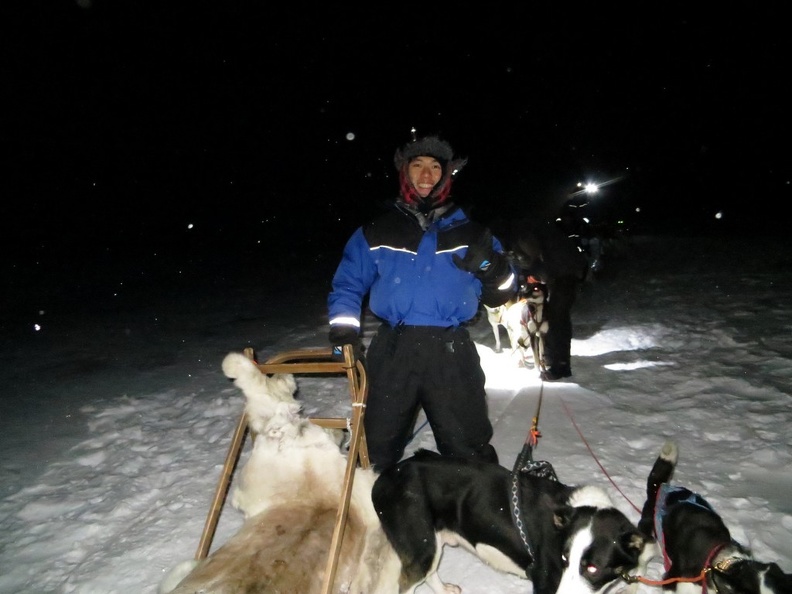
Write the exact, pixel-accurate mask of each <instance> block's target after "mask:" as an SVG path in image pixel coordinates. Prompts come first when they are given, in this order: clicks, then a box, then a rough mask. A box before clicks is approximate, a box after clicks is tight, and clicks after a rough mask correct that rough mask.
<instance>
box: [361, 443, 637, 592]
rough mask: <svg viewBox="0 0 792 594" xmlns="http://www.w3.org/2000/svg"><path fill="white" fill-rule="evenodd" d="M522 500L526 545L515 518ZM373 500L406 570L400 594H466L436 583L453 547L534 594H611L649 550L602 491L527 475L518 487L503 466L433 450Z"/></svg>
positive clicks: (382, 483)
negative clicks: (521, 581) (426, 593)
mask: <svg viewBox="0 0 792 594" xmlns="http://www.w3.org/2000/svg"><path fill="white" fill-rule="evenodd" d="M513 488H514V489H518V490H519V492H518V493H515V492H513V491H512V489H513ZM516 494H518V495H519V498H518V499H517V500H516V501H519V511H520V514H519V515H520V520H521V524H522V535H521V530H520V528H519V527H518V526H519V524H520V523H518V522H516V521H515V519H516V517H515V518H513V514H512V510H513V509H514V508H513V506H512V501H513V500H514V499H513V498H514V496H515V495H516ZM372 500H373V502H374V508H375V509H376V510H377V513H378V514H379V517H380V520H381V521H382V526H383V528H384V529H385V533H386V534H387V536H388V539H389V540H390V541H391V544H392V545H393V547H394V548H395V549H396V552H397V553H398V554H399V557H400V559H401V561H402V570H401V576H400V578H399V591H400V592H414V591H415V589H416V588H417V587H418V586H419V585H420V584H422V583H424V582H426V584H427V585H428V586H429V587H430V588H431V589H432V590H433V591H434V592H435V593H436V594H451V593H459V592H461V589H460V588H459V587H458V586H456V585H454V584H446V583H443V582H442V581H441V580H440V577H439V576H438V574H437V568H438V565H439V563H440V558H441V555H442V550H443V546H444V545H446V544H448V545H450V546H458V545H461V546H463V547H464V548H465V549H467V550H469V551H470V552H472V553H474V554H475V555H477V556H478V557H479V558H480V559H482V560H483V561H484V562H486V563H488V564H489V565H490V566H492V567H493V568H495V569H497V570H499V571H503V572H507V573H511V574H514V575H517V576H519V577H522V578H526V579H530V580H531V581H532V583H533V591H534V593H535V594H554V593H555V592H558V593H559V594H590V593H592V592H604V591H605V590H606V589H608V588H609V587H610V586H612V585H613V584H614V582H616V581H617V580H619V579H620V577H621V576H622V575H623V574H625V573H626V572H628V571H630V570H633V569H635V568H638V567H639V563H640V559H641V553H642V552H643V549H644V545H645V543H646V538H645V537H644V536H643V535H641V533H639V532H638V530H637V528H636V527H635V526H634V525H633V524H632V523H630V521H629V520H628V519H627V517H626V516H625V515H624V514H623V513H622V512H620V511H619V510H617V509H616V508H615V507H614V505H613V503H612V502H611V500H610V499H609V498H608V496H607V495H606V493H605V492H604V491H602V490H601V489H599V488H598V487H593V486H580V487H573V486H567V485H564V484H562V483H560V482H558V481H555V480H551V479H548V478H541V477H538V476H534V475H531V474H527V473H518V475H517V483H516V485H515V483H514V475H513V474H512V473H511V472H510V471H509V470H507V469H506V468H504V467H502V466H499V465H497V464H487V463H482V462H474V461H470V460H465V459H459V458H449V457H442V456H440V455H439V454H436V453H434V452H430V451H427V450H419V451H418V452H417V453H416V454H415V455H414V456H412V457H411V458H407V459H405V460H402V461H401V462H400V463H399V464H397V465H395V466H393V467H391V468H389V469H386V470H384V471H383V472H382V474H381V475H380V476H379V477H378V478H377V480H376V482H375V483H374V489H373V491H372ZM515 516H516V514H515ZM523 535H524V537H525V538H523ZM526 543H527V544H526Z"/></svg>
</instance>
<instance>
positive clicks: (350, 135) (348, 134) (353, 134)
mask: <svg viewBox="0 0 792 594" xmlns="http://www.w3.org/2000/svg"><path fill="white" fill-rule="evenodd" d="M346 139H347V140H355V133H354V132H347V135H346Z"/></svg>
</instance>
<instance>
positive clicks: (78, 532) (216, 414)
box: [0, 237, 792, 594]
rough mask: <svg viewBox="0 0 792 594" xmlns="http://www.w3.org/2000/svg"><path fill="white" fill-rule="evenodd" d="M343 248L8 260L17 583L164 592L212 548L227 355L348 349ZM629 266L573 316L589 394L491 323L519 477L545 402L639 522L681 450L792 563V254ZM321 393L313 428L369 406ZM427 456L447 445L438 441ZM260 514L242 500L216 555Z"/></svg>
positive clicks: (302, 382)
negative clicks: (557, 377) (340, 271)
mask: <svg viewBox="0 0 792 594" xmlns="http://www.w3.org/2000/svg"><path fill="white" fill-rule="evenodd" d="M207 253H209V252H207ZM339 256H340V251H339V253H338V254H336V253H328V254H325V255H324V256H323V257H319V258H317V259H314V260H313V261H311V262H310V263H308V264H306V263H305V261H304V259H301V258H300V257H298V256H297V255H296V254H293V255H292V256H291V259H289V257H284V258H283V259H282V260H279V263H278V265H277V266H275V265H274V264H273V263H272V262H270V261H269V260H267V259H266V258H262V257H261V254H254V253H253V254H240V253H238V252H232V251H229V252H226V253H222V252H218V251H215V252H214V254H213V255H212V256H202V255H199V254H198V253H197V252H190V253H189V254H184V255H183V256H182V257H179V255H178V246H176V247H174V248H173V253H171V254H170V256H167V255H165V256H161V255H159V254H158V255H157V257H154V256H153V254H145V253H142V254H127V255H122V254H115V253H114V252H111V251H109V252H108V253H106V254H104V255H101V256H99V257H96V258H95V259H94V260H91V261H89V260H85V261H82V262H80V261H71V262H68V261H65V260H64V262H62V263H58V264H57V265H53V264H52V262H50V263H49V264H48V263H47V260H46V258H44V259H36V260H34V261H27V260H24V259H18V260H16V261H14V262H11V264H10V265H9V266H5V265H4V268H3V270H2V273H3V275H4V277H5V278H6V279H7V281H8V282H7V283H6V286H7V287H9V290H8V291H7V292H6V295H5V296H3V297H2V298H0V299H2V301H0V303H1V304H2V305H3V308H2V318H0V321H1V322H2V330H3V331H2V336H0V361H2V366H0V389H1V392H0V394H1V395H2V399H0V447H2V451H3V457H2V461H0V478H1V479H2V482H1V483H0V485H2V486H1V487H0V591H1V592H9V593H11V592H14V593H19V592H30V593H44V592H63V593H72V592H79V593H97V594H99V593H101V594H109V593H115V592H119V593H140V592H142V593H153V592H155V590H156V587H157V585H158V583H159V581H160V579H161V578H162V577H163V575H164V574H165V573H166V572H167V571H168V570H170V569H171V568H172V567H173V566H174V565H175V564H176V563H178V562H180V561H182V560H184V559H187V558H190V557H192V556H193V555H194V553H195V551H196V548H197V546H198V542H199V539H200V536H201V531H202V529H203V524H204V521H205V519H206V515H207V513H208V511H209V507H210V504H211V500H212V496H213V493H214V488H215V485H216V483H217V479H218V477H219V474H220V469H221V467H222V465H223V462H224V459H225V455H226V451H227V448H228V444H229V440H230V438H231V434H232V432H233V429H234V426H235V424H236V422H237V420H238V418H239V415H240V413H241V411H242V406H243V396H242V394H241V393H240V392H239V390H238V389H237V388H236V387H235V386H234V385H233V384H232V383H230V381H229V380H228V379H227V378H226V377H225V376H224V375H223V373H222V371H221V369H220V364H221V361H222V359H223V357H224V356H225V354H227V353H228V352H230V351H241V350H242V349H243V348H244V347H246V346H252V347H254V348H255V349H256V351H257V354H258V358H259V359H260V360H264V359H266V358H267V357H269V356H271V355H274V354H276V353H280V352H283V351H288V350H293V349H296V348H311V347H325V346H326V334H327V325H326V312H325V299H326V295H327V290H328V288H329V282H330V276H331V275H332V272H333V269H334V267H335V260H336V259H337V257H339ZM608 257H609V260H608V261H607V268H606V269H605V271H604V273H603V275H602V277H600V278H599V279H598V280H597V281H596V282H594V283H588V284H586V286H585V287H584V289H583V291H582V293H581V295H580V299H579V301H578V303H577V304H576V307H575V309H574V312H573V322H574V327H575V336H576V338H575V339H574V341H573V345H572V352H573V362H572V370H573V374H574V375H573V377H572V378H570V381H569V382H565V383H552V384H545V385H544V386H543V387H542V384H541V383H540V381H539V380H538V378H537V375H536V372H535V371H533V370H531V369H524V368H523V369H520V368H518V367H517V366H516V364H515V359H514V358H513V357H512V356H511V355H510V354H509V353H507V352H504V353H501V354H496V353H494V352H493V351H492V346H493V338H492V335H491V331H490V328H489V325H488V324H487V322H486V318H485V317H482V318H481V319H480V320H479V321H478V322H477V323H476V324H475V325H474V326H473V327H472V328H471V331H472V333H473V335H474V337H475V338H476V340H477V342H478V344H479V345H480V347H479V352H480V354H481V358H482V363H483V365H484V368H485V371H486V373H487V381H488V384H487V387H488V393H489V398H490V416H491V418H492V422H493V424H494V427H495V438H494V444H495V446H496V448H497V450H498V452H499V455H500V458H501V463H502V464H503V465H504V466H506V467H508V468H511V466H512V464H513V462H514V460H515V457H516V455H517V454H518V453H519V451H520V450H521V448H522V445H523V442H524V440H525V438H526V435H527V432H528V430H529V428H530V422H531V418H532V417H533V416H534V414H535V412H536V410H537V404H538V402H539V394H540V390H542V389H544V393H543V394H544V395H543V398H542V406H541V409H540V418H539V429H540V431H541V435H542V437H541V439H540V441H539V444H538V447H537V448H536V450H535V452H534V457H535V458H536V459H546V460H550V461H551V462H552V463H553V465H554V467H555V469H556V471H557V473H558V475H559V478H560V479H561V480H562V481H564V482H566V483H583V482H585V483H594V484H599V485H602V486H603V487H605V488H606V489H607V490H608V491H609V492H610V493H611V494H612V496H613V498H614V500H615V501H616V502H617V504H618V505H619V507H621V508H622V509H623V511H624V512H625V513H626V514H628V516H629V517H631V518H633V519H636V520H637V517H638V511H637V509H636V508H639V507H640V506H641V505H642V503H643V495H644V489H645V480H646V474H647V472H648V470H649V467H650V466H651V464H652V462H653V461H654V458H655V457H656V455H657V452H658V450H659V448H660V447H661V445H662V444H663V442H664V441H665V440H666V439H668V438H673V439H676V440H677V441H678V443H679V447H680V462H679V467H678V470H677V476H676V480H677V482H680V483H684V484H686V485H687V486H688V487H690V488H692V489H694V490H696V491H699V492H700V493H702V494H703V495H705V496H706V497H707V498H708V499H709V500H710V502H711V503H712V504H713V505H714V506H715V508H716V509H717V510H718V511H719V512H720V513H721V514H722V515H723V517H724V518H725V520H726V522H727V524H728V525H729V527H730V528H731V529H732V532H733V536H734V538H735V539H737V540H738V541H740V542H742V543H744V544H747V545H749V546H750V547H752V548H753V550H754V553H755V555H756V556H757V557H758V558H760V559H762V560H767V561H777V562H778V563H779V564H780V565H781V566H782V568H784V569H785V570H786V571H792V538H790V534H792V503H791V502H790V501H791V500H790V497H789V493H790V492H792V472H790V468H792V449H791V448H790V446H792V432H791V431H790V429H789V428H790V426H792V389H791V388H790V380H791V379H792V256H791V255H790V252H789V242H788V241H784V240H780V239H778V240H765V239H757V238H751V239H747V238H742V239H741V238H709V239H679V238H672V237H637V238H634V239H633V240H631V242H629V244H625V245H622V246H620V248H618V249H614V250H612V251H611V252H610V253H609V254H608ZM273 268H277V270H279V271H281V272H282V274H278V273H273V272H272V270H273ZM374 327H375V322H374V321H373V320H368V321H367V323H366V329H367V330H368V332H369V337H370V333H371V330H372V329H373V328H374ZM298 383H299V386H300V391H299V394H298V397H299V398H300V399H301V400H302V401H303V402H304V408H305V412H306V413H307V414H309V415H311V416H326V415H332V416H347V415H348V414H349V402H348V390H347V386H346V380H345V379H344V378H316V377H309V376H303V377H301V378H298ZM420 423H421V419H419V425H418V426H417V427H416V428H418V427H420ZM417 447H428V448H433V447H434V443H433V440H432V436H431V432H430V431H429V430H428V429H427V428H422V429H420V431H418V433H417V435H416V436H415V439H414V440H413V442H412V443H411V445H410V449H411V450H413V449H415V448H417ZM240 524H241V516H240V514H239V513H238V512H236V510H234V509H233V508H231V507H230V506H228V505H227V506H226V508H225V509H224V511H223V514H222V516H221V519H220V524H219V526H218V531H217V534H216V536H215V540H214V546H215V547H216V546H219V545H220V544H222V543H223V542H224V541H225V540H226V539H227V538H228V537H229V536H230V535H231V534H233V532H234V531H235V530H236V528H237V527H238V526H239V525H240ZM654 569H656V570H658V571H659V566H658V567H655V568H654ZM440 574H441V576H442V577H443V578H444V579H446V580H451V581H454V582H456V583H458V584H460V585H461V586H462V588H463V590H464V591H466V592H502V593H505V594H512V593H513V594H517V593H518V592H519V593H521V594H522V593H524V592H527V591H530V583H529V582H527V581H523V580H519V579H517V578H515V577H512V576H506V575H501V574H498V573H496V572H494V571H493V570H491V569H489V568H488V567H487V566H485V565H484V564H483V563H481V562H479V561H478V560H475V559H473V558H472V557H470V555H469V554H467V553H465V552H464V551H460V550H457V549H450V550H448V549H447V551H446V554H445V556H444V558H443V561H442V564H441V566H440ZM419 592H420V593H421V594H426V592H428V588H427V587H426V586H423V587H422V588H421V589H419Z"/></svg>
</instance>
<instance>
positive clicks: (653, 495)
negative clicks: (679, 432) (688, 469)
mask: <svg viewBox="0 0 792 594" xmlns="http://www.w3.org/2000/svg"><path fill="white" fill-rule="evenodd" d="M678 459H679V449H678V448H677V445H676V443H674V442H673V441H667V442H665V443H664V444H663V447H662V449H661V450H660V454H659V455H658V456H657V459H656V460H655V463H654V466H652V470H651V472H649V478H648V479H647V481H646V502H644V506H643V510H642V511H641V520H640V521H639V522H638V530H640V531H641V532H642V533H643V534H645V535H646V536H648V537H649V538H656V535H655V533H654V532H655V531H654V515H655V504H656V502H657V493H658V491H659V490H660V485H662V484H663V483H667V482H669V481H670V480H671V477H672V476H673V475H674V469H675V468H676V464H677V460H678Z"/></svg>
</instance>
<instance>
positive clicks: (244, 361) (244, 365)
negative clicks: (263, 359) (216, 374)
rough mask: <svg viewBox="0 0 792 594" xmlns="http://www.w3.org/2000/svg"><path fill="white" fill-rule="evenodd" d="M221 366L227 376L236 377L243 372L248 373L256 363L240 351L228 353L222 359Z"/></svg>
mask: <svg viewBox="0 0 792 594" xmlns="http://www.w3.org/2000/svg"><path fill="white" fill-rule="evenodd" d="M222 367H223V373H224V374H225V376H226V377H227V378H230V379H237V378H238V377H240V376H241V375H243V374H244V373H246V372H248V373H249V372H250V369H251V368H255V367H256V364H255V363H253V361H251V360H250V359H248V358H247V357H246V356H245V355H243V354H242V353H228V354H227V355H226V356H225V359H223V365H222ZM256 369H258V368H256Z"/></svg>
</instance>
